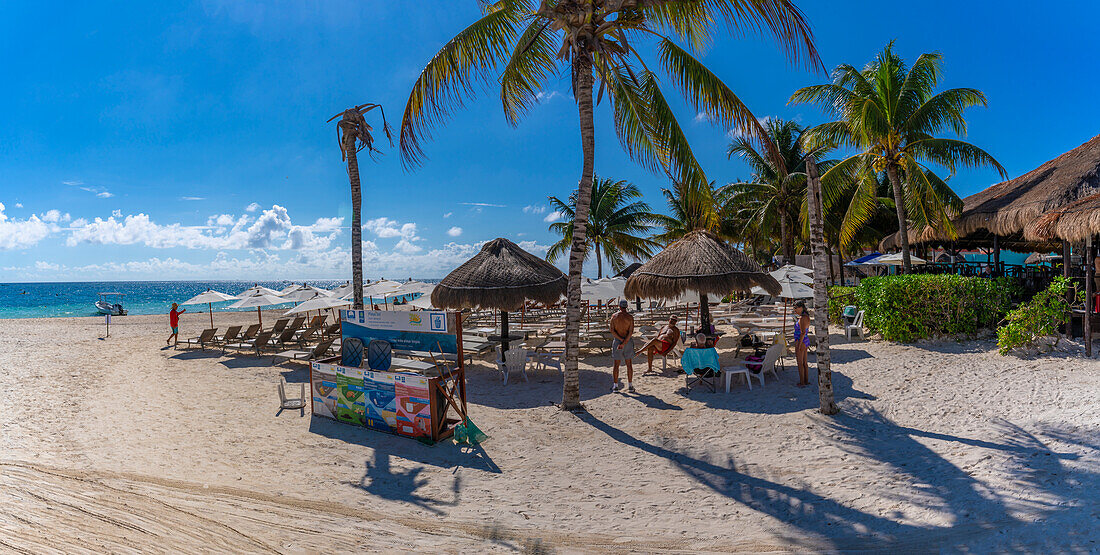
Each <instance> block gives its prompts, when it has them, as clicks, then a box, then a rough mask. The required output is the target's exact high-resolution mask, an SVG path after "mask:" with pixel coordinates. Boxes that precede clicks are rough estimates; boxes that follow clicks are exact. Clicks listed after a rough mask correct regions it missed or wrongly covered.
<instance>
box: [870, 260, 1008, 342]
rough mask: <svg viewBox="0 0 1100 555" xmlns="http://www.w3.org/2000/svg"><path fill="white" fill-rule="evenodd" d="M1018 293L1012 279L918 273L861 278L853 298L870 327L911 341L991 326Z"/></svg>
mask: <svg viewBox="0 0 1100 555" xmlns="http://www.w3.org/2000/svg"><path fill="white" fill-rule="evenodd" d="M1017 293H1018V286H1017V285H1016V283H1015V281H1014V280H1012V279H1011V278H995V279H987V278H980V277H963V276H956V275H919V274H918V275H902V276H885V277H871V278H867V279H864V280H863V281H862V282H860V284H859V287H858V288H857V290H856V298H857V299H858V304H859V308H860V309H861V310H863V311H864V315H863V324H864V325H865V326H867V328H868V329H870V330H871V331H875V332H878V333H881V334H882V336H883V338H885V339H887V340H889V341H899V342H911V341H916V340H918V339H924V338H928V337H934V336H939V335H961V334H974V333H976V332H977V331H978V330H981V329H985V328H993V327H994V326H996V325H997V323H998V322H1000V321H1001V319H1002V318H1003V317H1004V315H1005V314H1006V313H1007V312H1008V310H1009V309H1010V308H1011V307H1012V299H1013V298H1014V297H1015V296H1016V295H1017Z"/></svg>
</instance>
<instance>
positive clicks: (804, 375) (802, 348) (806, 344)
mask: <svg viewBox="0 0 1100 555" xmlns="http://www.w3.org/2000/svg"><path fill="white" fill-rule="evenodd" d="M794 314H795V317H797V318H798V320H796V321H795V323H794V358H795V360H797V361H798V383H797V384H796V385H798V387H806V386H808V385H810V365H809V362H808V361H807V358H808V357H809V352H810V336H809V333H808V332H809V329H810V315H809V314H808V313H807V312H806V303H805V302H803V301H798V302H797V303H794Z"/></svg>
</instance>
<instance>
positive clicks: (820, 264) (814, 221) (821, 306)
mask: <svg viewBox="0 0 1100 555" xmlns="http://www.w3.org/2000/svg"><path fill="white" fill-rule="evenodd" d="M805 166H806V175H807V177H808V178H809V179H808V182H807V187H806V194H807V195H808V199H807V200H808V202H807V204H808V208H809V210H808V212H809V217H810V246H811V248H812V250H813V254H814V335H815V336H816V337H817V395H818V402H819V403H820V405H821V407H820V410H821V413H822V414H836V413H838V412H840V409H839V408H838V407H837V406H836V401H835V400H834V397H833V371H832V364H831V362H832V359H831V357H830V355H829V297H828V296H829V293H828V288H827V286H826V282H825V280H826V279H827V277H826V270H825V267H824V266H825V264H826V263H827V262H828V259H827V258H826V255H825V224H824V221H823V220H822V203H821V177H820V175H818V173H817V162H816V161H815V160H814V158H813V156H807V157H806V164H805ZM903 233H904V230H903ZM803 333H805V332H803Z"/></svg>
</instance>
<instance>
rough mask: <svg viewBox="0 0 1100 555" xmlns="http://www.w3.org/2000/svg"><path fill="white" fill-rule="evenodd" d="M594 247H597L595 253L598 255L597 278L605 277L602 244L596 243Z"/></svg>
mask: <svg viewBox="0 0 1100 555" xmlns="http://www.w3.org/2000/svg"><path fill="white" fill-rule="evenodd" d="M592 247H593V248H595V249H596V252H595V253H594V254H595V255H596V279H603V260H600V244H599V243H594V244H593V245H592Z"/></svg>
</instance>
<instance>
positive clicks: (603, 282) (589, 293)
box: [581, 278, 626, 301]
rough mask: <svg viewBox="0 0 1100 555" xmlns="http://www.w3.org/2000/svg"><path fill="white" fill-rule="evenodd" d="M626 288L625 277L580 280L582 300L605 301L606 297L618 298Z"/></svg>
mask: <svg viewBox="0 0 1100 555" xmlns="http://www.w3.org/2000/svg"><path fill="white" fill-rule="evenodd" d="M625 288H626V278H602V279H595V280H594V279H588V278H585V279H584V280H583V281H581V300H582V301H606V300H607V299H619V298H622V296H623V289H625Z"/></svg>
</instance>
